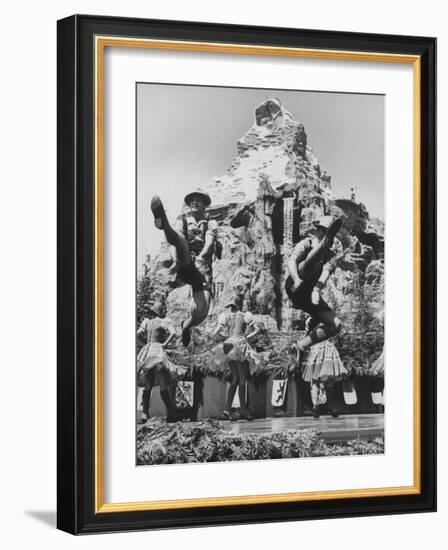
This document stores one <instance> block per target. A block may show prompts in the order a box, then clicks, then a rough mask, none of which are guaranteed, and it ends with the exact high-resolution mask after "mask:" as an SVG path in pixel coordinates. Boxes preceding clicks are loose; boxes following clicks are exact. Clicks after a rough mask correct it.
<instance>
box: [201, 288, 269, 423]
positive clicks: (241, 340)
mask: <svg viewBox="0 0 448 550" xmlns="http://www.w3.org/2000/svg"><path fill="white" fill-rule="evenodd" d="M236 298H237V297H235V298H234V299H233V300H231V301H230V302H229V303H228V304H227V305H226V306H225V311H224V313H222V314H221V315H220V317H219V319H218V325H217V327H216V328H215V330H214V331H213V333H212V335H211V336H212V338H214V337H215V336H216V335H220V336H222V337H223V338H225V340H224V343H223V351H224V355H225V356H224V358H223V360H222V361H220V360H219V359H216V360H215V362H216V363H217V364H218V365H219V366H222V364H226V365H228V366H229V368H230V373H231V380H230V386H229V389H228V391H227V398H226V405H225V409H224V411H223V418H225V419H227V420H233V417H232V412H231V410H232V402H233V398H234V397H235V393H236V390H237V389H238V397H239V399H240V417H239V418H240V419H242V420H244V419H245V420H253V416H251V414H250V412H249V408H248V406H247V401H246V382H247V381H248V379H249V377H250V375H251V366H252V367H253V366H255V365H258V364H259V363H260V361H261V358H260V357H259V355H258V354H257V353H256V352H255V351H254V350H253V349H252V348H251V347H250V345H249V341H250V340H251V339H252V338H254V337H255V336H256V335H257V334H258V333H259V332H260V330H261V329H260V327H259V326H258V325H257V323H255V320H254V317H253V315H252V313H250V312H249V311H247V312H246V313H243V312H242V311H240V304H241V302H240V301H239V300H238V299H236ZM246 331H249V334H248V335H247V336H245V333H246Z"/></svg>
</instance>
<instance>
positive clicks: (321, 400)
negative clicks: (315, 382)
mask: <svg viewBox="0 0 448 550" xmlns="http://www.w3.org/2000/svg"><path fill="white" fill-rule="evenodd" d="M311 391H312V390H311ZM326 402H327V392H326V391H325V387H324V385H323V384H319V391H318V394H317V400H316V405H325V403H326Z"/></svg>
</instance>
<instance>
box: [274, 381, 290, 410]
mask: <svg viewBox="0 0 448 550" xmlns="http://www.w3.org/2000/svg"><path fill="white" fill-rule="evenodd" d="M287 389H288V379H287V378H285V379H284V380H273V381H272V396H271V404H272V406H273V407H282V406H283V403H284V402H285V398H286V390H287Z"/></svg>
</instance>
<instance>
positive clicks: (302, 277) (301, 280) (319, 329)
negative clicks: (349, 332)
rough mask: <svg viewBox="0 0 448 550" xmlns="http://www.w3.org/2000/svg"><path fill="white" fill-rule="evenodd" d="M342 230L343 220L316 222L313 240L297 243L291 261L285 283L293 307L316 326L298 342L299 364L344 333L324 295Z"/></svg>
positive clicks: (325, 218) (328, 218)
mask: <svg viewBox="0 0 448 550" xmlns="http://www.w3.org/2000/svg"><path fill="white" fill-rule="evenodd" d="M341 226H342V219H341V218H336V219H335V220H333V218H332V217H331V216H324V217H323V218H320V220H318V221H317V222H315V229H314V230H313V231H312V233H311V236H310V237H306V238H305V239H302V240H301V241H300V242H299V243H297V245H296V247H295V249H294V252H293V253H292V255H291V257H290V258H289V261H288V268H289V277H288V278H287V280H286V283H285V289H286V292H287V294H288V296H289V298H290V300H291V302H292V306H293V307H294V308H296V309H301V310H303V311H305V312H306V313H309V314H310V315H311V316H312V317H313V319H314V325H315V326H314V328H313V329H312V330H311V331H310V332H309V333H308V334H306V335H305V337H304V338H302V339H301V340H299V341H298V342H297V355H298V362H299V364H300V360H301V354H302V352H303V351H304V350H305V349H307V348H309V347H310V346H312V345H313V344H317V343H318V342H323V341H324V340H327V339H328V338H330V337H331V336H335V335H336V334H337V333H338V332H339V331H340V329H341V321H340V320H339V319H338V317H336V314H335V313H334V311H332V309H331V308H330V306H329V305H328V304H327V303H326V302H325V301H324V300H323V299H322V297H321V295H320V293H321V290H322V288H323V287H324V286H325V284H326V282H327V281H328V278H329V277H330V275H331V272H332V271H333V269H334V263H335V260H336V256H335V254H334V252H333V251H332V250H331V247H332V245H333V241H334V237H335V236H336V233H337V232H338V231H339V230H340V228H341ZM344 253H345V252H344ZM344 253H342V254H344Z"/></svg>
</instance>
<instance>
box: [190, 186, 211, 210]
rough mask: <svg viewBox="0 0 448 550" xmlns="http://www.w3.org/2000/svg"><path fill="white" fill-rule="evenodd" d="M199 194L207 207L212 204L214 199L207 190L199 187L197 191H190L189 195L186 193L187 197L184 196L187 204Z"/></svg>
mask: <svg viewBox="0 0 448 550" xmlns="http://www.w3.org/2000/svg"><path fill="white" fill-rule="evenodd" d="M197 196H199V197H201V199H202V200H203V201H204V203H205V206H206V207H207V206H210V205H211V204H212V199H211V198H210V195H209V194H208V193H206V192H205V191H202V189H199V187H198V188H197V189H196V190H195V191H192V192H191V193H188V195H185V198H184V202H185V204H187V205H188V204H190V201H191V199H192V198H193V197H197Z"/></svg>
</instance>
